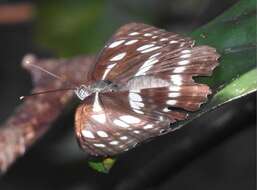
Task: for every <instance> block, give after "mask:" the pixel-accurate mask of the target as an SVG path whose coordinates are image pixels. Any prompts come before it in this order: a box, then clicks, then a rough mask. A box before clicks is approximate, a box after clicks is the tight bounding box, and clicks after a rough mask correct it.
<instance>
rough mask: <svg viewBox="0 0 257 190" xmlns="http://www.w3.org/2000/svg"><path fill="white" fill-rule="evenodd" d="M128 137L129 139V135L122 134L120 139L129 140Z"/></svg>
mask: <svg viewBox="0 0 257 190" xmlns="http://www.w3.org/2000/svg"><path fill="white" fill-rule="evenodd" d="M127 139H128V137H127V136H122V137H120V140H127Z"/></svg>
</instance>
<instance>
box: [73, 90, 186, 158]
mask: <svg viewBox="0 0 257 190" xmlns="http://www.w3.org/2000/svg"><path fill="white" fill-rule="evenodd" d="M129 96H130V97H131V94H129V93H128V92H127V91H126V92H115V93H104V94H98V93H96V94H94V95H93V96H91V97H90V98H87V99H86V101H85V102H84V103H83V104H82V105H81V106H79V108H78V109H77V112H76V117H75V131H76V135H77V139H78V141H79V144H80V146H81V147H82V149H84V150H86V152H88V153H89V154H91V155H95V156H97V155H100V156H108V155H116V154H119V153H121V152H124V151H126V150H129V149H131V148H133V147H135V145H137V144H138V143H141V142H143V141H145V140H146V139H149V138H151V137H154V136H157V135H159V134H161V133H162V130H163V131H164V130H167V129H168V127H169V124H170V122H171V119H169V117H168V116H167V115H165V114H162V115H160V114H159V113H158V112H156V113H155V112H152V110H151V109H149V108H147V107H145V110H144V114H143V115H142V114H139V113H137V112H134V111H133V109H132V108H131V105H130V104H131V100H129ZM134 96H135V95H134ZM135 104H139V102H137V101H135V102H134V105H135ZM140 104H143V102H140ZM156 107H157V106H156ZM151 108H154V105H152V107H151ZM184 117H185V116H184V114H179V113H178V114H176V119H181V118H184ZM174 119H175V117H174Z"/></svg>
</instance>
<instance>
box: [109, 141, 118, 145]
mask: <svg viewBox="0 0 257 190" xmlns="http://www.w3.org/2000/svg"><path fill="white" fill-rule="evenodd" d="M110 144H111V145H117V144H119V142H118V141H111V142H110Z"/></svg>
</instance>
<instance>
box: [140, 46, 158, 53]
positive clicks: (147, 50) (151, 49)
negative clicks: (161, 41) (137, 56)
mask: <svg viewBox="0 0 257 190" xmlns="http://www.w3.org/2000/svg"><path fill="white" fill-rule="evenodd" d="M160 48H161V46H155V47H152V48H149V49H146V50H143V51H141V53H148V52H151V51H154V50H157V49H160Z"/></svg>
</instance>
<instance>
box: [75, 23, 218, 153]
mask: <svg viewBox="0 0 257 190" xmlns="http://www.w3.org/2000/svg"><path fill="white" fill-rule="evenodd" d="M218 57H219V54H218V53H217V52H216V50H215V49H214V48H211V47H209V46H196V47H194V41H193V40H191V39H190V38H187V37H183V36H181V35H178V34H175V33H170V32H166V31H164V30H161V29H158V28H155V27H152V26H148V25H145V24H138V23H132V24H128V25H125V26H123V27H121V28H120V29H119V30H118V32H117V33H116V34H115V35H114V36H113V38H112V39H111V40H110V41H109V42H108V43H107V45H106V46H105V48H104V49H103V50H102V52H101V53H100V55H99V57H98V59H97V60H96V62H95V65H94V69H93V72H92V79H93V80H92V83H91V84H89V85H82V86H80V87H79V88H78V89H76V90H75V93H76V95H77V96H78V97H79V98H80V99H81V100H83V102H82V104H81V105H80V106H79V108H78V109H77V112H76V116H75V131H76V136H77V139H78V141H79V144H80V146H81V147H82V149H84V150H85V151H86V152H88V153H89V154H92V155H95V156H97V155H100V156H108V155H116V154H119V153H121V152H124V151H126V150H129V149H131V148H133V147H135V146H136V145H137V144H139V143H141V142H144V141H145V140H147V139H149V138H153V137H155V136H159V135H162V134H164V133H167V132H170V131H172V130H171V128H170V127H169V126H170V124H172V123H175V122H177V121H180V120H185V119H186V118H187V115H188V114H189V113H190V112H192V111H196V110H198V109H199V107H200V105H201V104H202V103H204V102H205V101H206V100H207V96H208V95H209V94H210V93H211V90H210V88H209V87H208V86H207V85H205V84H197V83H195V82H194V80H193V77H194V76H209V75H211V73H212V71H213V69H214V68H215V67H216V66H217V65H218V61H217V59H218Z"/></svg>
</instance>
